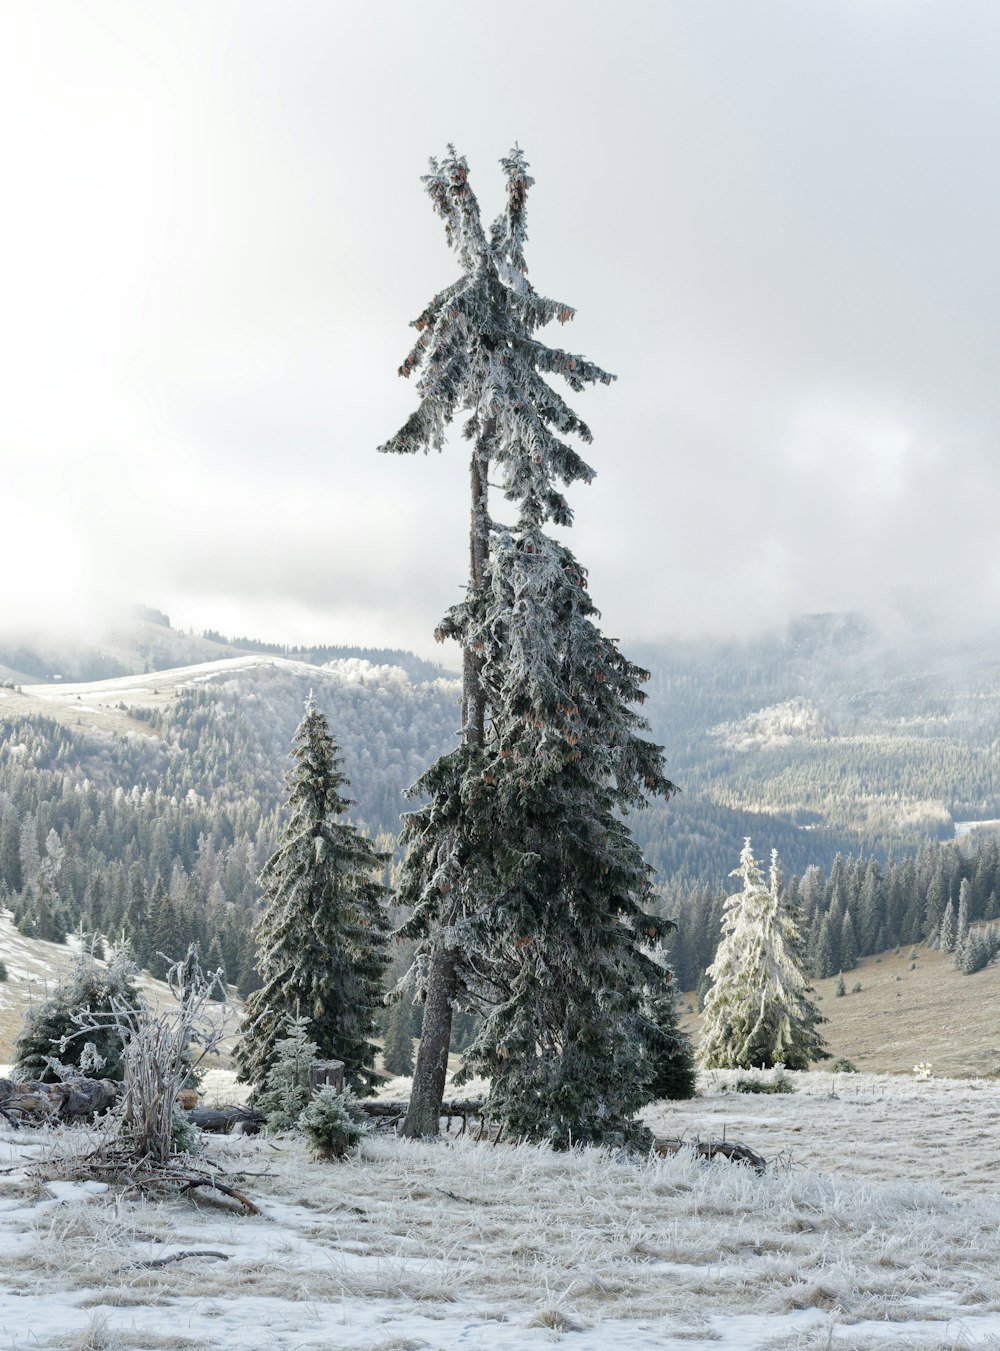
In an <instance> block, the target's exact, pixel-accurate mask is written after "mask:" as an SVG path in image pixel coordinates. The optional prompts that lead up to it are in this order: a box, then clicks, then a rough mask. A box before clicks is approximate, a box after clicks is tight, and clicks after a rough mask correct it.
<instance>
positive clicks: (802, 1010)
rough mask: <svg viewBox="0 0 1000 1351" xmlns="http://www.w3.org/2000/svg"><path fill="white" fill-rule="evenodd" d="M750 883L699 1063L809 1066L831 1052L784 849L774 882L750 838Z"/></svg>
mask: <svg viewBox="0 0 1000 1351" xmlns="http://www.w3.org/2000/svg"><path fill="white" fill-rule="evenodd" d="M732 875H733V876H735V877H739V878H740V879H741V880H742V883H743V886H742V889H741V890H740V891H738V892H737V893H736V894H735V895H733V896H730V897H729V899H728V901H727V902H726V908H725V911H724V913H723V919H722V941H721V942H720V944H719V948H718V951H717V952H716V954H715V961H714V962H713V963H712V965H711V966H710V967H709V968H708V974H709V975H710V976H711V977H712V980H713V982H714V983H713V985H712V988H711V989H710V990H709V992H708V995H707V996H706V998H705V1008H704V1014H703V1019H702V1032H701V1041H700V1044H699V1046H698V1062H699V1064H701V1065H703V1066H705V1067H706V1068H709V1069H712V1068H716V1069H752V1068H755V1067H757V1068H763V1069H768V1068H771V1067H773V1066H774V1065H786V1066H787V1067H788V1068H789V1069H806V1068H808V1065H809V1062H810V1061H812V1060H820V1059H826V1058H827V1051H826V1048H825V1045H824V1042H823V1038H822V1036H821V1035H820V1033H819V1031H818V1030H817V1027H818V1024H820V1023H822V1022H824V1021H825V1020H824V1019H823V1018H822V1017H821V1015H820V1013H819V1011H818V1009H817V1008H816V1006H815V1004H813V1003H812V1001H811V1000H810V999H809V995H810V994H811V993H812V989H811V987H810V985H809V982H808V980H807V979H806V976H805V972H804V961H803V952H802V939H801V935H800V932H799V925H798V916H797V914H796V913H795V911H794V910H793V909H792V908H791V907H790V906H788V905H787V904H786V903H785V900H784V897H783V895H782V885H781V872H780V868H779V865H778V859H777V854H776V853H774V854H772V856H771V871H770V877H769V880H768V881H767V882H765V881H764V879H763V877H762V876H761V871H760V866H759V864H758V863H757V860H756V859H755V858H754V855H753V850H752V849H751V847H750V840H749V837H748V838H747V840H746V841H745V843H744V846H743V852H742V854H741V855H740V866H739V868H737V869H736V870H735V872H734V873H733V874H732Z"/></svg>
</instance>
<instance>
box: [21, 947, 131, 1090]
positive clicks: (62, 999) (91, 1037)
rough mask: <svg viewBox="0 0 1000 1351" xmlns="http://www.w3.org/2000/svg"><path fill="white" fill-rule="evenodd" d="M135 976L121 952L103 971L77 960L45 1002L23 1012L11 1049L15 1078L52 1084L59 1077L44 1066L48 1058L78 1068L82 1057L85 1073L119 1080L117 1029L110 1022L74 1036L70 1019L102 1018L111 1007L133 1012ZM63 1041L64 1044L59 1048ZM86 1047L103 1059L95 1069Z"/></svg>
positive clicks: (120, 1040)
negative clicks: (85, 1015) (81, 1015)
mask: <svg viewBox="0 0 1000 1351" xmlns="http://www.w3.org/2000/svg"><path fill="white" fill-rule="evenodd" d="M137 976H138V972H137V971H136V969H135V967H134V966H133V964H132V961H131V959H130V958H129V956H128V953H127V952H126V951H125V950H121V951H119V952H118V953H117V954H116V956H115V958H114V960H113V961H112V962H111V964H110V965H109V966H107V967H104V966H99V965H98V964H97V962H95V961H94V960H93V959H92V958H91V957H87V956H80V957H78V958H77V960H76V961H75V963H74V964H73V967H72V969H71V970H70V972H69V973H68V974H67V975H66V976H64V977H63V979H62V980H61V981H60V982H59V983H58V984H57V985H56V987H55V988H54V989H53V991H52V993H51V994H50V995H49V997H48V998H47V999H46V1000H44V1001H43V1002H42V1003H40V1004H35V1005H32V1006H31V1007H29V1009H28V1011H27V1012H26V1014H25V1016H24V1024H23V1026H22V1028H21V1032H20V1035H19V1036H18V1038H17V1041H16V1042H15V1045H14V1073H15V1075H16V1077H17V1078H19V1079H41V1080H43V1081H44V1082H46V1083H55V1082H56V1081H57V1080H58V1078H59V1075H58V1074H57V1073H56V1071H55V1070H54V1069H53V1068H52V1067H51V1066H50V1065H49V1063H48V1057H50V1056H53V1057H55V1058H56V1059H57V1060H59V1061H60V1062H61V1063H62V1064H63V1065H75V1066H79V1065H80V1061H81V1057H83V1058H84V1060H85V1062H86V1061H87V1060H88V1059H89V1062H90V1063H89V1064H87V1066H86V1072H87V1073H88V1074H91V1075H95V1076H96V1077H98V1078H106V1079H121V1078H123V1077H124V1069H123V1067H122V1051H123V1049H124V1040H123V1034H122V1031H121V1029H120V1028H119V1027H117V1026H116V1025H114V1023H113V1022H112V1021H111V1020H110V1019H109V1020H108V1025H107V1026H106V1027H101V1028H99V1029H95V1030H92V1031H89V1032H87V1033H86V1034H85V1035H77V1034H78V1026H77V1024H76V1023H75V1022H74V1020H73V1015H74V1014H75V1013H87V1012H89V1013H93V1014H97V1015H102V1014H105V1015H107V1014H111V1013H112V1012H113V1011H114V1010H115V1008H116V1007H127V1008H131V1009H134V1008H136V1007H138V1004H139V990H138V987H137V985H136V978H137ZM98 1021H100V1019H98ZM63 1037H66V1038H68V1040H67V1041H66V1043H65V1045H62V1046H60V1044H59V1043H60V1040H61V1039H62V1038H63ZM88 1044H89V1045H91V1046H92V1047H93V1048H94V1051H96V1053H97V1056H98V1057H99V1058H100V1059H102V1060H103V1062H104V1063H103V1065H101V1066H100V1067H98V1065H97V1064H96V1063H95V1062H94V1061H93V1059H92V1058H90V1057H88V1055H87V1054H86V1051H87V1046H88Z"/></svg>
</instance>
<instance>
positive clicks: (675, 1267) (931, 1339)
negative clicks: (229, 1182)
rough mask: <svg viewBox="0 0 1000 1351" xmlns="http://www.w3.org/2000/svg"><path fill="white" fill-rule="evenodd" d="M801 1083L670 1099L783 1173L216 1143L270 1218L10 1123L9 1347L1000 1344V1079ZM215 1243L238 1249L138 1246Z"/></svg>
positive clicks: (471, 1147)
mask: <svg viewBox="0 0 1000 1351" xmlns="http://www.w3.org/2000/svg"><path fill="white" fill-rule="evenodd" d="M795 1079H796V1082H797V1085H798V1086H799V1088H800V1091H799V1092H798V1093H796V1094H793V1095H788V1096H785V1097H771V1098H753V1097H749V1098H744V1097H739V1098H736V1096H735V1095H732V1094H727V1093H725V1092H723V1091H721V1089H722V1088H723V1087H724V1084H723V1083H722V1082H721V1081H712V1082H709V1083H707V1084H706V1088H707V1092H706V1094H705V1096H704V1097H702V1098H699V1099H696V1100H695V1101H694V1102H692V1103H687V1104H662V1105H659V1106H657V1107H656V1108H654V1109H652V1111H651V1113H650V1115H651V1116H658V1117H661V1118H662V1119H663V1123H664V1124H666V1123H667V1122H669V1130H665V1131H664V1133H671V1134H680V1133H682V1132H681V1129H678V1127H683V1126H684V1125H685V1124H686V1125H687V1126H688V1127H691V1126H692V1125H693V1123H695V1122H696V1121H701V1120H704V1119H706V1118H712V1119H716V1118H719V1117H721V1118H723V1119H724V1120H725V1122H726V1123H727V1125H728V1126H730V1127H731V1126H732V1125H733V1123H734V1119H738V1120H739V1123H740V1124H741V1125H745V1126H746V1129H745V1130H744V1131H742V1132H741V1134H742V1136H743V1138H745V1139H746V1141H747V1143H749V1144H752V1145H754V1146H755V1147H762V1136H765V1135H766V1136H767V1138H768V1140H769V1141H770V1143H769V1145H768V1147H767V1148H764V1150H763V1152H764V1153H765V1154H767V1153H769V1152H770V1153H771V1154H775V1153H779V1154H781V1153H782V1151H781V1150H775V1149H774V1147H773V1146H774V1145H775V1144H777V1143H779V1142H782V1141H783V1142H784V1143H783V1148H784V1153H783V1157H782V1159H781V1161H779V1163H778V1164H777V1166H775V1167H772V1168H771V1169H770V1170H769V1172H768V1174H767V1175H766V1176H764V1177H759V1176H757V1175H756V1174H754V1173H753V1172H752V1171H750V1170H748V1169H745V1168H742V1167H737V1166H733V1165H731V1164H729V1163H726V1162H722V1161H717V1162H715V1163H713V1164H704V1163H701V1162H699V1161H697V1160H696V1159H695V1158H694V1157H693V1155H692V1154H691V1153H689V1152H687V1151H685V1152H683V1153H682V1154H680V1155H678V1156H677V1157H675V1158H667V1159H653V1160H649V1161H640V1162H635V1161H632V1160H629V1159H627V1158H623V1157H615V1156H610V1155H608V1154H606V1153H604V1152H601V1151H597V1150H582V1151H574V1152H571V1153H569V1154H564V1155H557V1154H553V1153H552V1152H550V1151H549V1150H547V1149H545V1148H541V1147H536V1146H528V1145H520V1146H506V1145H500V1146H496V1147H494V1146H491V1145H486V1144H476V1143H475V1142H474V1141H471V1140H468V1139H452V1140H448V1141H442V1142H440V1143H437V1144H430V1145H425V1144H420V1143H416V1142H412V1141H406V1140H397V1139H395V1138H391V1137H376V1138H373V1139H371V1140H369V1141H368V1142H367V1143H366V1144H365V1145H364V1146H363V1148H362V1150H361V1151H360V1152H359V1154H358V1155H356V1156H355V1157H352V1158H351V1159H349V1160H347V1161H345V1162H344V1163H342V1164H339V1165H337V1164H319V1163H315V1162H312V1161H310V1159H309V1158H308V1156H307V1155H306V1153H305V1151H304V1149H303V1148H302V1146H301V1144H300V1143H299V1142H298V1141H296V1140H294V1139H291V1138H284V1137H278V1138H277V1139H274V1140H261V1139H242V1140H240V1139H233V1140H223V1141H219V1142H213V1143H212V1145H211V1146H210V1150H211V1155H212V1157H213V1158H214V1159H215V1161H216V1162H217V1163H219V1164H220V1165H221V1166H223V1167H225V1168H227V1169H229V1170H231V1171H232V1172H234V1173H239V1172H243V1173H245V1174H247V1176H246V1177H245V1178H244V1180H243V1182H242V1183H241V1185H242V1186H243V1188H245V1189H246V1190H247V1191H248V1192H249V1193H250V1194H251V1195H252V1196H253V1197H254V1199H255V1200H257V1201H258V1202H259V1204H260V1206H261V1209H262V1212H263V1213H262V1215H261V1216H259V1217H256V1216H249V1215H243V1214H238V1213H236V1211H235V1210H234V1209H232V1208H230V1207H229V1206H228V1205H227V1204H226V1203H223V1202H220V1201H218V1200H213V1199H210V1198H209V1197H208V1196H206V1195H199V1196H198V1197H197V1198H196V1199H188V1200H183V1201H181V1200H176V1199H169V1198H166V1199H164V1198H160V1199H157V1198H153V1197H145V1198H143V1197H130V1196H126V1195H123V1194H121V1193H120V1192H118V1191H117V1190H115V1189H113V1188H112V1189H109V1190H107V1191H101V1190H99V1189H96V1188H94V1187H92V1186H91V1187H90V1188H87V1187H85V1186H84V1185H83V1184H81V1183H80V1182H76V1183H73V1182H67V1181H66V1180H65V1177H63V1178H61V1179H58V1178H56V1177H54V1176H53V1177H51V1178H49V1179H48V1180H45V1179H44V1178H43V1179H39V1178H36V1177H33V1176H31V1175H30V1174H29V1173H28V1172H27V1171H26V1170H25V1169H24V1168H21V1167H19V1166H18V1165H19V1164H20V1163H21V1162H22V1161H24V1162H28V1161H30V1160H37V1159H38V1158H39V1156H41V1155H48V1156H50V1157H51V1156H53V1155H55V1154H57V1153H59V1151H60V1150H61V1149H64V1148H65V1147H66V1145H67V1144H68V1143H69V1142H70V1140H71V1139H75V1138H76V1137H77V1133H76V1132H70V1131H52V1132H44V1133H43V1134H42V1135H36V1136H29V1134H28V1132H26V1131H21V1132H12V1131H5V1132H2V1133H0V1158H2V1162H0V1167H10V1168H12V1169H13V1170H14V1171H11V1172H8V1173H5V1174H2V1175H0V1345H2V1346H4V1347H7V1346H10V1347H12V1348H13V1347H16V1348H19V1349H20V1348H28V1347H31V1348H33V1351H37V1348H56V1347H73V1346H80V1347H84V1348H86V1347H90V1346H93V1347H106V1348H107V1351H116V1349H117V1351H121V1348H122V1347H125V1348H132V1347H135V1348H140V1347H145V1346H150V1347H160V1346H162V1347H164V1348H171V1347H176V1348H183V1347H187V1346H196V1347H203V1348H217V1349H218V1351H237V1349H239V1348H249V1347H253V1348H255V1349H258V1351H268V1349H269V1348H287V1351H293V1348H307V1347H309V1348H311V1347H316V1348H320V1347H322V1348H324V1351H330V1348H334V1347H336V1348H341V1347H343V1348H359V1351H409V1349H412V1351H417V1349H418V1348H430V1351H437V1349H438V1348H441V1351H452V1348H455V1349H456V1351H457V1349H458V1348H461V1349H462V1351H470V1349H471V1351H476V1348H481V1349H482V1351H487V1349H488V1351H505V1349H506V1348H517V1349H518V1351H520V1349H521V1348H533V1347H550V1346H551V1345H552V1344H553V1343H554V1342H559V1343H562V1344H565V1345H566V1346H567V1347H572V1348H577V1351H607V1349H608V1348H617V1347H622V1348H625V1347H628V1348H637V1349H638V1351H645V1348H647V1347H648V1348H653V1347H656V1348H660V1349H661V1351H663V1349H665V1351H690V1348H696V1349H701V1351H710V1349H712V1351H791V1348H796V1351H820V1348H836V1347H838V1346H843V1347H849V1348H851V1351H882V1349H883V1348H888V1347H892V1348H913V1349H914V1351H917V1349H919V1351H932V1349H934V1351H936V1349H937V1348H945V1347H947V1348H949V1351H951V1349H952V1348H962V1347H971V1346H976V1347H1000V1261H998V1258H1000V1238H998V1235H1000V1188H998V1187H997V1186H996V1182H995V1180H994V1179H991V1178H989V1177H982V1178H981V1180H980V1185H979V1186H978V1187H977V1188H973V1187H971V1186H970V1185H969V1182H968V1179H967V1177H966V1176H965V1175H964V1174H963V1175H962V1176H960V1177H959V1178H958V1180H957V1181H955V1180H953V1179H952V1177H951V1175H950V1165H953V1164H954V1163H955V1160H956V1158H957V1157H959V1156H961V1153H962V1149H963V1141H962V1138H961V1137H962V1134H968V1133H975V1132H976V1131H979V1132H981V1133H982V1134H983V1136H984V1138H988V1137H992V1136H994V1133H995V1123H996V1121H997V1120H998V1119H1000V1087H998V1086H997V1085H994V1084H982V1085H978V1086H974V1085H970V1084H961V1083H951V1084H938V1083H935V1082H934V1081H932V1082H931V1084H929V1085H920V1086H919V1091H918V1086H916V1085H913V1084H911V1083H909V1082H908V1081H903V1082H900V1081H893V1080H890V1079H887V1078H875V1077H874V1076H865V1081H866V1082H864V1083H859V1084H858V1085H857V1086H856V1088H857V1096H856V1097H855V1096H847V1095H844V1094H841V1093H839V1092H838V1094H837V1096H836V1097H831V1096H830V1091H831V1087H832V1086H834V1085H833V1084H832V1078H831V1076H829V1075H825V1076H824V1075H815V1076H795ZM806 1079H808V1080H809V1082H808V1084H806V1083H803V1082H802V1081H803V1080H806ZM864 1093H867V1094H868V1097H869V1099H870V1100H871V1101H872V1102H874V1103H876V1104H880V1103H885V1104H886V1105H887V1112H886V1120H885V1121H884V1122H880V1130H883V1129H885V1128H886V1125H887V1123H888V1122H895V1125H896V1128H897V1133H896V1136H895V1138H894V1144H895V1152H894V1153H892V1152H891V1151H887V1152H886V1154H885V1155H883V1156H880V1162H879V1164H878V1168H879V1170H883V1169H885V1168H886V1167H887V1161H888V1160H889V1159H893V1158H894V1160H895V1175H894V1176H893V1177H891V1178H883V1177H878V1178H876V1177H871V1176H866V1175H865V1169H866V1167H867V1168H869V1169H870V1168H871V1160H870V1157H869V1153H870V1146H871V1143H872V1141H871V1140H870V1138H869V1135H868V1130H869V1127H870V1125H871V1121H872V1115H871V1111H866V1110H865V1109H864V1108H863V1107H862V1106H861V1105H860V1104H862V1102H863V1101H864V1099H863V1097H862V1094H864ZM949 1104H950V1106H951V1108H952V1110H953V1113H954V1115H955V1119H956V1120H959V1121H961V1123H962V1126H961V1129H960V1131H957V1132H955V1133H954V1135H953V1142H952V1145H951V1153H950V1154H949V1153H945V1154H942V1155H940V1157H939V1159H938V1164H937V1167H936V1168H934V1169H932V1168H930V1167H926V1168H923V1169H922V1170H921V1169H915V1168H914V1167H913V1160H912V1158H911V1156H910V1147H909V1143H908V1142H909V1140H910V1138H911V1136H912V1135H914V1134H916V1135H920V1134H921V1133H923V1132H924V1131H925V1130H926V1116H927V1109H928V1108H929V1107H933V1108H934V1110H935V1111H942V1112H943V1111H944V1110H945V1108H946V1107H947V1106H948V1105H949ZM796 1109H797V1110H796ZM731 1112H735V1113H736V1114H737V1115H736V1118H734V1117H733V1116H732V1115H730V1113H731ZM754 1118H756V1119H757V1121H758V1123H759V1124H758V1126H756V1127H755V1126H754V1125H753V1119H754ZM764 1123H766V1124H764ZM796 1128H800V1129H796ZM688 1133H689V1134H693V1133H694V1132H693V1130H691V1129H689V1131H688ZM81 1134H83V1133H81ZM729 1134H730V1138H734V1135H733V1131H732V1129H730V1131H729ZM80 1147H81V1148H82V1147H83V1146H82V1144H81V1146H80ZM805 1155H826V1156H828V1157H829V1158H830V1159H831V1161H832V1163H834V1164H835V1165H836V1166H835V1168H833V1167H831V1168H830V1170H822V1169H819V1168H816V1167H813V1166H811V1163H810V1164H807V1163H806V1162H800V1159H801V1158H802V1157H803V1156H805ZM929 1157H930V1155H929V1153H928V1158H929ZM924 1162H926V1160H924ZM49 1171H50V1172H54V1171H55V1169H54V1165H51V1164H50V1168H49ZM65 1171H66V1170H65V1169H64V1170H63V1173H65ZM261 1174H266V1176H260V1175H261ZM918 1174H919V1175H918ZM192 1249H193V1250H211V1251H213V1252H218V1253H222V1254H224V1255H225V1257H226V1258H227V1259H228V1260H221V1259H220V1258H217V1257H208V1256H206V1257H197V1258H188V1259H186V1260H182V1261H176V1262H173V1263H171V1264H168V1265H165V1266H161V1267H155V1268H149V1267H143V1266H140V1265H137V1264H138V1263H142V1262H147V1261H150V1260H154V1259H159V1258H163V1257H166V1256H169V1255H170V1254H173V1253H179V1252H181V1251H190V1250H192ZM74 1338H75V1339H77V1340H75V1341H74V1340H73V1339H74ZM88 1339H89V1340H88ZM102 1339H103V1340H102Z"/></svg>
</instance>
